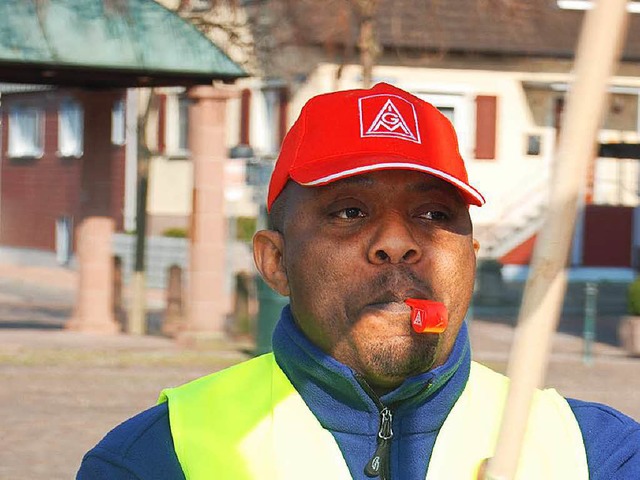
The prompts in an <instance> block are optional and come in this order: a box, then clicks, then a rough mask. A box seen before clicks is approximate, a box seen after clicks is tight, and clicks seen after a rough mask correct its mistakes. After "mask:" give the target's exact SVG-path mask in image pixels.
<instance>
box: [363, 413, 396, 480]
mask: <svg viewBox="0 0 640 480" xmlns="http://www.w3.org/2000/svg"><path fill="white" fill-rule="evenodd" d="M392 421H393V417H392V415H391V410H389V408H387V407H384V408H383V409H382V410H380V430H379V431H378V446H377V448H376V451H375V453H374V454H373V457H371V460H369V463H367V466H366V467H364V473H365V475H366V476H367V477H380V478H381V479H383V480H385V479H388V478H389V454H390V450H391V438H392V437H393V430H392V428H391V425H392Z"/></svg>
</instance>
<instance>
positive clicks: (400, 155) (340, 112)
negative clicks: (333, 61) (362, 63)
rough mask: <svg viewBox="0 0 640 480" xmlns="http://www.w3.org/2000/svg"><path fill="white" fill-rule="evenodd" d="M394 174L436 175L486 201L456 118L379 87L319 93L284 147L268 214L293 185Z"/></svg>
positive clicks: (271, 187) (383, 85)
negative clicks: (471, 174)
mask: <svg viewBox="0 0 640 480" xmlns="http://www.w3.org/2000/svg"><path fill="white" fill-rule="evenodd" d="M390 169H394V170H396V169H404V170H417V171H420V172H424V173H428V174H429V175H433V176H434V177H438V178H440V179H442V180H444V181H446V182H449V183H450V184H452V185H453V186H454V187H456V188H458V190H459V191H460V193H461V194H462V197H463V198H464V199H465V200H466V201H467V202H468V203H469V204H472V205H477V206H481V205H483V204H484V203H485V200H484V197H483V196H482V194H480V192H478V191H477V190H476V189H475V188H473V187H472V186H471V185H469V180H468V176H467V170H466V168H465V166H464V161H463V160H462V157H461V156H460V152H459V151H458V139H457V137H456V133H455V131H454V129H453V126H452V125H451V123H450V122H449V120H448V119H447V118H446V117H445V116H444V115H443V114H442V113H440V112H439V111H438V109H437V108H436V107H434V106H433V105H431V104H430V103H427V102H425V101H424V100H421V99H419V98H417V97H415V96H414V95H411V94H410V93H407V92H405V91H404V90H401V89H399V88H396V87H394V86H392V85H389V84H386V83H379V84H377V85H375V86H374V87H373V88H371V89H369V90H345V91H340V92H334V93H328V94H324V95H318V96H317V97H313V98H312V99H311V100H309V101H308V102H307V103H306V105H305V106H304V107H303V108H302V112H301V113H300V116H299V117H298V120H297V121H296V122H295V124H294V125H293V127H291V130H289V132H288V133H287V136H286V137H285V139H284V142H283V143H282V148H281V150H280V155H279V156H278V159H277V160H276V164H275V167H274V170H273V174H272V175H271V181H270V183H269V194H268V197H267V209H268V210H271V206H272V205H273V202H274V201H275V199H276V198H277V197H278V195H280V192H282V190H283V189H284V187H285V185H286V183H287V181H288V180H289V179H291V180H293V181H294V182H297V183H299V184H300V185H304V186H320V185H326V184H327V183H331V182H333V181H335V180H339V179H341V178H346V177H351V176H354V175H360V174H362V173H366V172H370V171H374V170H390Z"/></svg>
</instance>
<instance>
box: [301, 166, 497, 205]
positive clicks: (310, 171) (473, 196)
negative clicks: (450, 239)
mask: <svg viewBox="0 0 640 480" xmlns="http://www.w3.org/2000/svg"><path fill="white" fill-rule="evenodd" d="M375 160H376V161H375V163H372V162H371V160H370V159H368V160H367V159H366V158H364V157H363V156H358V157H357V159H356V161H354V159H353V157H352V158H344V159H343V161H336V159H335V158H334V159H332V161H331V162H322V163H320V162H314V163H313V164H308V165H306V166H305V168H300V169H296V168H294V169H292V170H291V172H289V176H290V177H291V179H292V180H294V181H295V182H296V183H299V184H300V185H304V186H308V187H313V186H321V185H326V184H328V183H331V182H335V181H336V180H340V179H342V178H347V177H353V176H356V175H362V174H364V173H367V172H372V171H377V170H414V171H418V172H422V173H426V174H428V175H433V176H434V177H437V178H440V179H441V180H444V181H445V182H447V183H450V184H451V185H453V186H454V187H456V188H457V189H458V190H459V191H460V193H461V195H462V197H463V198H464V199H465V201H466V202H467V203H468V204H470V205H476V206H478V207H480V206H482V205H484V203H485V199H484V197H483V196H482V194H481V193H480V192H479V191H478V190H476V189H475V188H473V187H472V186H471V185H469V184H468V183H465V182H463V181H462V180H460V179H458V178H456V177H454V176H453V175H451V174H449V173H446V172H443V171H442V170H439V169H437V168H433V167H429V166H427V165H423V164H420V163H414V162H412V161H411V160H410V159H407V158H404V157H403V158H401V159H398V158H393V157H392V156H389V155H388V154H387V155H385V156H384V158H381V157H380V156H377V155H376V156H375ZM327 164H331V165H336V166H339V167H340V168H339V169H333V170H328V169H327V168H326V165H327ZM314 167H315V168H314Z"/></svg>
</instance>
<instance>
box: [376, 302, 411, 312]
mask: <svg viewBox="0 0 640 480" xmlns="http://www.w3.org/2000/svg"><path fill="white" fill-rule="evenodd" d="M365 309H366V310H380V311H383V312H388V313H405V314H409V313H410V312H411V308H410V307H409V305H407V304H406V303H404V302H396V301H390V302H376V303H370V304H369V305H367V306H366V307H365Z"/></svg>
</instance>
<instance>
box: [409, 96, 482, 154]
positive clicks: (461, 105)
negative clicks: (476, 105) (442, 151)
mask: <svg viewBox="0 0 640 480" xmlns="http://www.w3.org/2000/svg"><path fill="white" fill-rule="evenodd" d="M417 96H418V97H420V98H421V99H423V100H426V101H427V102H429V103H431V104H432V105H433V106H434V107H436V108H437V109H438V110H440V112H441V113H442V114H443V115H444V116H445V117H447V118H448V119H449V121H450V122H451V123H452V124H453V127H454V128H455V130H456V133H457V135H458V143H459V147H460V153H461V154H462V156H463V157H465V158H470V157H471V156H472V155H473V144H472V142H473V137H472V126H473V116H472V115H473V111H472V110H471V104H470V103H469V100H468V99H466V98H465V97H464V96H462V95H456V94H450V93H424V94H422V93H419V94H417Z"/></svg>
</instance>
